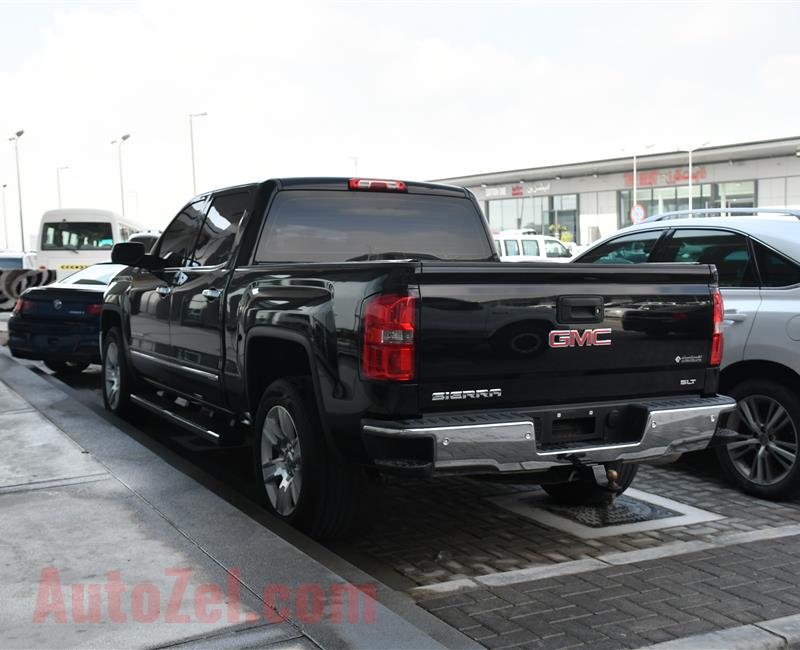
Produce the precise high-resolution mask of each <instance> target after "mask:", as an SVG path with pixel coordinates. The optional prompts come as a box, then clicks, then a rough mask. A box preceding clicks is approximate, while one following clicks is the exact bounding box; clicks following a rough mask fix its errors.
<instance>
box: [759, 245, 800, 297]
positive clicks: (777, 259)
mask: <svg viewBox="0 0 800 650" xmlns="http://www.w3.org/2000/svg"><path fill="white" fill-rule="evenodd" d="M753 247H754V248H755V250H756V259H757V260H758V272H759V274H760V275H761V286H762V287H791V286H792V285H795V284H800V265H798V264H797V262H793V261H792V260H790V259H789V258H787V257H784V256H783V255H781V254H780V253H776V252H775V251H773V250H771V249H769V248H767V247H766V246H764V245H763V244H761V243H759V242H757V241H753Z"/></svg>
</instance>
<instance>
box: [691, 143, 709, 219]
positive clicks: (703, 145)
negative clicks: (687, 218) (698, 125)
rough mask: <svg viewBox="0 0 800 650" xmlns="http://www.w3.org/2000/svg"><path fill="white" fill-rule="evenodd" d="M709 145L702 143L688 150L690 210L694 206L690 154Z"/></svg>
mask: <svg viewBox="0 0 800 650" xmlns="http://www.w3.org/2000/svg"><path fill="white" fill-rule="evenodd" d="M709 144H711V142H704V143H703V144H701V145H700V146H699V147H695V148H694V149H689V150H688V152H689V209H690V210H691V209H692V206H693V204H694V196H693V195H692V189H693V188H692V154H693V153H694V152H695V151H696V150H697V149H702V148H703V147H707V146H708V145H709ZM701 195H702V192H701Z"/></svg>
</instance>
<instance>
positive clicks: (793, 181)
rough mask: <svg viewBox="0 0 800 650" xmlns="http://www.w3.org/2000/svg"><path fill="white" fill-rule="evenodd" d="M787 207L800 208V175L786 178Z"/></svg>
mask: <svg viewBox="0 0 800 650" xmlns="http://www.w3.org/2000/svg"><path fill="white" fill-rule="evenodd" d="M786 207H787V208H800V176H790V177H789V178H787V179H786Z"/></svg>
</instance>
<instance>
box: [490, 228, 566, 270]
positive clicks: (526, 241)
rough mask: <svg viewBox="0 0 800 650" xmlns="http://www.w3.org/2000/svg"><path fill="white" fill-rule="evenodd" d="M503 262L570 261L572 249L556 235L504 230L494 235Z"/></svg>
mask: <svg viewBox="0 0 800 650" xmlns="http://www.w3.org/2000/svg"><path fill="white" fill-rule="evenodd" d="M492 237H493V239H494V245H495V248H496V249H497V254H498V255H499V256H500V260H501V261H503V262H569V261H570V258H571V257H572V251H571V250H570V249H569V247H567V246H566V245H565V244H564V243H562V242H561V241H560V240H559V239H557V238H556V237H548V236H547V235H537V234H536V231H535V230H502V231H500V232H498V233H494V234H493V235H492Z"/></svg>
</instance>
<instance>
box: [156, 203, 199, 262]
mask: <svg viewBox="0 0 800 650" xmlns="http://www.w3.org/2000/svg"><path fill="white" fill-rule="evenodd" d="M204 204H205V201H204V200H202V201H196V202H194V203H190V204H189V205H187V206H186V207H185V208H184V209H183V210H181V212H180V213H179V214H178V216H177V217H175V218H174V219H173V220H172V222H171V223H170V224H169V225H168V226H167V229H166V230H165V231H164V234H163V235H162V236H161V241H160V242H159V244H158V252H157V253H156V254H157V255H158V256H159V257H160V258H161V259H163V260H165V261H166V263H167V266H173V267H175V266H196V264H195V263H194V262H193V261H192V259H191V255H192V251H193V250H194V243H195V240H196V239H197V234H198V232H199V231H200V223H201V221H202V219H203V205H204Z"/></svg>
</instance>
